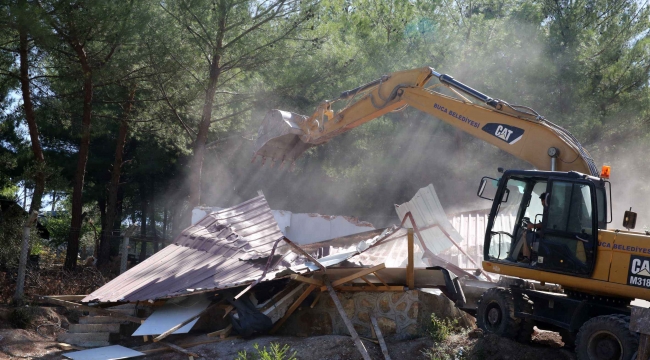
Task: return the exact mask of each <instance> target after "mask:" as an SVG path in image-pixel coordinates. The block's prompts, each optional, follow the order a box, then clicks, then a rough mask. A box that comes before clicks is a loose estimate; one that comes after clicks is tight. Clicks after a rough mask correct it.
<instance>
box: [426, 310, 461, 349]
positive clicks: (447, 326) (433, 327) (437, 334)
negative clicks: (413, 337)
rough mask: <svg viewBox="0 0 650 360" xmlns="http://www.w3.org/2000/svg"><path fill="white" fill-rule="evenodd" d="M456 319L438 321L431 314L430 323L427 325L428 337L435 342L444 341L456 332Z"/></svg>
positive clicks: (434, 315) (438, 319)
mask: <svg viewBox="0 0 650 360" xmlns="http://www.w3.org/2000/svg"><path fill="white" fill-rule="evenodd" d="M458 328H459V327H458V319H453V320H451V319H446V318H445V319H440V318H438V317H437V316H436V314H431V323H430V324H429V329H428V330H429V336H431V338H433V340H434V341H435V342H442V341H444V340H446V339H447V338H448V337H449V335H451V334H452V333H454V331H456V330H458Z"/></svg>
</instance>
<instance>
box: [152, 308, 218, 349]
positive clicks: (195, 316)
mask: <svg viewBox="0 0 650 360" xmlns="http://www.w3.org/2000/svg"><path fill="white" fill-rule="evenodd" d="M218 305H219V304H218V303H217V304H212V305H211V306H208V307H207V308H205V309H204V310H203V311H201V312H200V313H198V314H196V315H194V316H192V317H191V318H189V319H187V320H185V321H183V322H182V323H180V324H178V325H176V326H174V327H173V328H171V329H169V330H167V331H165V332H164V333H162V334H160V335H158V337H155V338H154V339H153V342H158V341H160V340H162V339H164V338H166V337H167V336H169V335H171V334H173V333H174V331H176V330H178V329H180V328H182V327H183V326H185V325H187V324H189V323H190V322H192V321H193V320H194V319H196V318H198V317H200V316H201V315H203V314H205V313H206V312H208V311H209V310H211V309H212V308H214V307H215V306H218Z"/></svg>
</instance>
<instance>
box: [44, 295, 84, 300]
mask: <svg viewBox="0 0 650 360" xmlns="http://www.w3.org/2000/svg"><path fill="white" fill-rule="evenodd" d="M86 296H88V295H47V296H46V297H49V298H52V299H57V300H64V301H80V300H81V299H83V298H85V297H86Z"/></svg>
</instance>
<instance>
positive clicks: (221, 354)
mask: <svg viewBox="0 0 650 360" xmlns="http://www.w3.org/2000/svg"><path fill="white" fill-rule="evenodd" d="M1 310H3V309H1V308H0V359H2V360H4V359H45V360H50V359H61V358H62V355H63V354H64V353H67V352H64V351H61V350H60V349H59V348H58V347H56V344H57V342H56V333H57V332H60V331H64V330H62V328H63V327H67V322H68V320H67V318H66V317H65V313H64V312H63V313H62V312H61V309H58V310H57V309H56V308H47V307H45V308H39V309H35V310H34V311H35V313H36V314H35V318H34V322H33V324H32V325H31V326H30V327H29V328H28V329H25V330H22V329H11V328H10V326H9V324H8V323H7V321H6V311H5V312H4V313H3V312H2V311H1ZM5 310H6V309H5ZM197 336H198V338H197ZM207 339H209V338H207V337H206V336H205V335H191V334H188V335H178V336H177V335H172V336H170V337H169V338H168V340H169V342H171V343H176V344H182V343H189V342H196V341H197V340H207ZM271 343H278V344H280V345H285V344H286V345H288V346H289V347H290V348H291V350H290V352H291V353H294V352H295V356H296V358H297V359H305V360H316V359H318V360H321V359H322V360H343V359H346V360H347V359H361V356H360V355H359V352H358V351H357V349H356V347H355V345H354V342H353V341H352V339H351V338H350V337H349V336H341V335H324V336H314V337H308V338H299V337H286V336H261V337H257V338H254V339H248V340H244V339H239V338H234V339H226V340H224V341H220V342H215V343H208V344H203V345H198V346H194V347H192V348H189V349H188V350H190V351H192V352H195V353H198V354H199V355H201V356H202V357H203V358H205V359H235V358H237V356H238V354H239V353H242V352H244V351H245V352H246V353H247V354H249V355H253V356H249V357H248V358H249V359H255V357H254V354H256V353H257V351H256V350H255V348H254V346H255V345H256V344H257V345H258V346H259V348H264V347H266V348H267V349H269V348H270V345H271ZM363 343H364V345H365V347H366V349H367V350H368V353H369V354H370V357H371V358H372V359H383V355H382V353H381V350H380V347H379V345H377V344H376V343H374V342H371V341H366V340H364V341H363ZM122 345H125V346H128V347H131V348H136V349H138V350H143V349H152V348H159V347H161V345H159V344H152V343H151V342H149V343H143V342H142V338H130V339H128V340H127V341H125V342H124V343H123V344H122ZM387 345H388V350H389V354H390V356H391V358H393V359H408V360H417V359H463V360H484V359H485V360H514V359H531V360H542V359H566V360H574V359H575V355H574V354H573V352H572V351H568V350H566V349H563V348H562V345H563V343H562V340H561V338H560V336H559V335H558V334H557V333H554V332H549V331H541V330H536V331H535V334H534V335H533V341H532V342H531V343H530V344H520V343H517V342H514V341H510V340H507V339H503V338H500V337H497V336H492V335H488V336H483V335H482V332H481V331H480V330H473V331H471V332H467V331H465V332H462V333H460V334H454V335H452V336H450V337H448V338H447V339H446V340H445V341H443V342H441V343H435V342H434V341H433V340H432V339H431V338H430V337H423V338H417V339H411V340H403V341H389V342H388V344H387ZM143 359H151V360H152V359H162V360H176V359H178V360H185V359H187V356H186V355H181V354H178V353H175V352H158V353H155V354H151V355H148V356H146V357H144V358H143Z"/></svg>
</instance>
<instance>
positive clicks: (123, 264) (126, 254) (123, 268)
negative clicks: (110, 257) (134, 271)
mask: <svg viewBox="0 0 650 360" xmlns="http://www.w3.org/2000/svg"><path fill="white" fill-rule="evenodd" d="M128 258H129V237H128V236H125V237H124V238H123V239H122V259H121V261H120V274H122V273H124V272H125V271H126V263H127V259H128Z"/></svg>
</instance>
